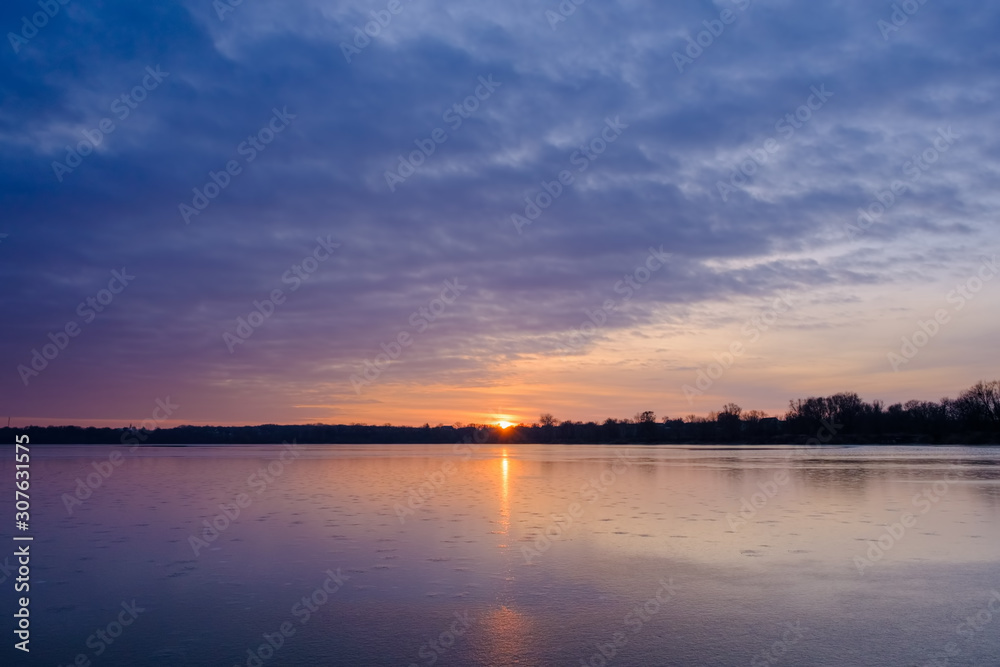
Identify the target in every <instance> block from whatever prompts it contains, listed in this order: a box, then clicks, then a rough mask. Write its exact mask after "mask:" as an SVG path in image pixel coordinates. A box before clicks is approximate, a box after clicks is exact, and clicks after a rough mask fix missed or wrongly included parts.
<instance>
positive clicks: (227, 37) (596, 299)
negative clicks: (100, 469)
mask: <svg viewBox="0 0 1000 667" xmlns="http://www.w3.org/2000/svg"><path fill="white" fill-rule="evenodd" d="M47 3H48V4H47ZM45 12H48V13H47V14H46V13H45ZM0 28H2V30H3V32H4V33H5V34H6V38H5V40H4V42H5V43H3V44H0V100H2V101H0V147H2V150H0V174H2V180H0V204H2V206H0V280H2V284H3V290H2V293H0V301H2V312H3V319H2V325H0V340H2V346H0V412H2V413H3V414H0V417H2V416H10V417H11V418H12V419H13V422H12V423H13V424H14V425H21V426H23V425H28V424H55V423H72V424H81V425H113V426H119V425H125V424H126V423H128V422H133V423H138V422H140V421H142V420H147V419H150V418H154V419H155V421H156V422H157V423H159V424H161V425H163V426H171V425H176V424H185V423H186V424H257V423H315V422H324V423H369V424H382V423H388V422H391V423H395V424H412V425H420V424H423V423H425V422H428V423H431V424H432V425H433V424H436V423H445V424H451V423H454V422H461V423H463V424H464V423H470V422H474V423H485V422H495V421H498V420H508V421H512V422H515V423H516V422H525V423H531V422H533V421H536V420H537V419H538V415H539V414H540V413H543V412H547V413H551V414H553V415H555V417H556V418H557V419H560V420H569V419H572V420H575V421H581V420H582V421H588V420H598V421H603V420H604V419H605V418H607V417H616V418H623V417H631V416H632V415H634V414H635V413H637V412H639V411H642V410H653V411H655V412H656V414H657V415H658V416H659V417H664V416H669V417H672V418H677V417H682V416H685V415H688V414H699V415H704V414H707V413H709V412H710V411H712V410H718V409H719V408H720V407H721V406H722V405H723V404H725V403H728V402H735V403H738V404H739V405H741V406H743V408H744V409H759V410H764V411H767V412H768V413H769V414H773V415H781V414H783V412H784V410H785V409H786V408H787V405H788V401H789V399H794V398H805V397H807V396H813V395H828V394H832V393H835V392H838V391H856V392H858V393H859V394H861V396H862V397H863V398H865V399H867V400H873V399H880V400H883V401H885V402H886V403H893V402H897V401H906V400H908V399H922V400H937V399H940V398H941V397H943V396H955V395H956V394H957V393H958V392H960V391H961V390H962V389H964V388H966V387H968V386H970V385H971V384H973V383H975V382H976V381H978V380H981V379H982V380H991V379H995V378H997V377H998V376H1000V371H998V368H997V359H998V358H1000V357H998V355H997V312H998V306H1000V279H997V278H996V275H997V273H998V271H1000V269H997V268H996V264H995V262H996V257H997V251H998V245H1000V243H998V235H997V218H996V214H997V207H998V204H1000V189H998V187H997V185H998V175H1000V142H998V140H997V133H996V128H997V127H998V125H1000V124H998V120H1000V118H998V117H1000V78H998V77H997V72H998V71H1000V47H998V46H997V40H996V36H997V34H1000V5H998V4H997V3H990V2H981V1H980V2H966V3H946V2H943V1H942V0H927V1H926V2H924V3H923V4H919V3H918V2H916V0H914V1H913V2H912V3H902V5H900V4H895V5H894V4H891V3H885V2H868V1H864V2H863V1H860V0H858V1H843V2H826V3H805V2H785V1H780V0H770V1H764V0H736V1H732V0H719V1H718V2H707V1H695V0H683V1H680V2H670V3H658V2H639V1H634V0H622V1H617V2H615V1H606V2H596V1H593V2H586V1H585V0H584V1H583V2H579V3H578V2H577V1H576V0H567V1H564V2H562V3H558V2H556V1H555V0H551V1H549V2H544V1H542V2H537V3H534V2H522V1H520V0H505V1H504V2H476V3H469V2H465V3H463V2H454V1H450V0H445V1H442V2H435V3H422V2H415V1H412V0H386V1H384V0H370V1H359V2H349V1H344V2H320V1H317V0H304V1H301V2H295V3H266V2H256V1H254V0H245V1H243V2H242V3H239V4H235V5H232V4H229V2H226V0H217V1H215V2H212V1H210V0H197V1H190V2H182V3H176V2H163V3H159V2H157V3H134V2H116V1H109V2H101V3H86V2H78V1H77V0H69V2H67V3H66V4H61V2H60V0H42V1H41V2H26V1H23V0H18V1H16V2H11V3H5V4H4V7H3V8H2V9H0ZM164 406H166V407H164Z"/></svg>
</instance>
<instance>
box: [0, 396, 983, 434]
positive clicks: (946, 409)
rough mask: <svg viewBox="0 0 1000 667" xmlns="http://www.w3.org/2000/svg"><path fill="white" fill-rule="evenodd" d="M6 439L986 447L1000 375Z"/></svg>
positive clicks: (71, 430)
mask: <svg viewBox="0 0 1000 667" xmlns="http://www.w3.org/2000/svg"><path fill="white" fill-rule="evenodd" d="M0 431H2V432H3V433H0V438H2V439H0V442H7V443H13V442H14V436H15V435H20V434H27V435H28V436H29V437H30V440H31V442H32V443H33V444H67V445H70V444H106V445H117V444H123V445H140V446H141V445H236V444H248V445H253V444H280V443H283V442H297V443H300V444H392V443H401V444H403V443H413V444H419V443H425V444H451V443H458V442H477V443H504V444H516V443H567V444H568V443H575V444H604V443H608V444H613V443H647V444H658V443H695V444H713V443H747V444H797V443H803V442H806V441H808V440H809V439H810V438H813V437H815V436H816V434H817V432H819V431H823V432H824V433H825V434H832V437H828V438H824V441H829V442H830V443H841V444H843V443H857V444H862V443H865V444H908V443H912V444H985V443H1000V381H997V380H994V381H992V382H978V383H976V384H975V385H973V386H972V387H970V388H969V389H966V390H965V391H963V392H961V393H960V394H959V395H958V397H957V398H954V399H951V398H942V399H941V400H940V401H938V402H933V401H908V402H906V403H895V404H892V405H889V406H886V405H885V404H884V403H883V402H882V401H879V400H874V401H872V402H870V403H868V402H865V401H864V400H862V399H861V397H860V396H858V394H856V393H853V392H848V393H838V394H834V395H832V396H825V397H809V398H806V399H798V400H794V401H790V402H789V406H788V410H787V411H786V412H785V414H784V415H781V416H780V417H779V416H770V415H767V414H766V413H764V412H761V411H759V410H748V411H744V410H743V409H742V408H741V407H740V406H738V405H736V404H735V403H728V404H726V405H725V406H723V407H722V409H721V410H719V411H718V412H712V413H710V414H709V415H708V416H705V417H702V416H696V415H688V416H686V417H682V418H670V417H662V418H660V419H658V418H657V416H656V413H655V412H654V411H652V410H647V411H644V412H639V413H637V414H635V415H634V416H633V417H631V418H625V419H614V418H608V419H606V420H604V421H603V422H600V423H598V422H592V421H591V422H574V421H571V420H568V421H562V422H560V421H559V420H557V419H556V418H555V417H554V416H553V415H551V414H549V413H545V414H542V415H541V416H540V417H539V419H538V421H537V422H535V423H532V424H517V425H514V426H510V427H508V428H506V429H501V428H500V427H499V426H496V425H492V424H466V425H462V424H458V423H456V424H454V425H451V426H446V425H443V424H438V425H437V426H431V425H430V424H424V425H423V426H419V427H411V426H393V425H391V424H385V425H381V426H375V425H367V424H302V425H277V424H264V425H260V426H177V427H173V428H157V429H153V430H145V429H135V428H124V429H123V428H117V429H116V428H95V427H87V428H82V427H79V426H47V427H39V426H29V427H26V428H3V429H0Z"/></svg>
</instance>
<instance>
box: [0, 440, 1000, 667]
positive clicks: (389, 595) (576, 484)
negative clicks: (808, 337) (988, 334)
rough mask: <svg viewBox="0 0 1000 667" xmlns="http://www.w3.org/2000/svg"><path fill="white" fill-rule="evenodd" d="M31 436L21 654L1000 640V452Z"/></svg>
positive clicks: (779, 650)
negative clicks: (173, 443) (54, 443)
mask: <svg viewBox="0 0 1000 667" xmlns="http://www.w3.org/2000/svg"><path fill="white" fill-rule="evenodd" d="M116 450H117V451H119V452H121V453H122V455H123V460H122V463H121V465H120V466H119V467H117V468H113V472H111V474H110V476H108V477H107V478H106V479H104V478H102V480H101V483H100V486H99V487H98V488H97V489H96V490H93V492H92V495H90V497H88V498H86V499H85V500H81V501H79V503H77V502H70V501H69V500H70V499H71V498H73V497H74V491H75V489H76V488H77V486H78V482H77V480H78V479H79V480H83V482H84V483H86V478H87V476H88V474H91V473H95V467H94V464H95V462H96V463H97V466H98V467H102V463H101V462H105V461H107V460H108V457H109V455H110V454H111V452H113V451H116ZM282 456H284V460H282V458H281V457H282ZM33 457H34V458H33V464H32V476H33V480H32V483H33V503H34V507H33V521H34V523H33V527H32V533H33V534H34V535H35V541H34V542H33V543H32V551H33V561H32V567H33V570H32V589H31V596H32V606H31V609H32V614H33V628H34V633H33V637H32V653H31V658H30V660H29V661H23V658H21V657H20V656H15V658H16V659H18V660H22V662H21V663H15V664H30V665H36V664H37V665H42V664H44V665H69V664H72V663H73V661H74V660H75V659H77V656H78V655H80V654H82V655H84V656H85V657H86V659H88V660H90V661H91V664H93V665H198V666H201V665H206V666H207V665H212V666H218V665H222V666H227V665H251V666H253V665H259V664H262V665H310V666H312V665H316V666H322V665H401V666H403V667H407V666H408V665H431V664H434V665H456V666H457V665H491V666H492V665H520V666H529V665H571V666H574V667H576V666H579V665H595V666H596V665H602V664H608V665H621V666H622V667H625V666H628V665H635V666H639V665H678V666H680V665H684V666H691V665H713V666H716V665H717V666H720V667H721V666H730V665H765V664H768V665H775V664H785V665H830V666H833V665H837V666H838V667H839V666H842V665H926V664H934V662H933V661H934V660H935V658H937V659H938V662H937V664H945V662H944V658H943V657H942V656H946V657H947V658H948V662H947V664H949V665H952V666H954V665H970V666H971V665H996V664H1000V592H998V591H1000V567H998V562H1000V466H998V461H1000V450H998V449H996V448H960V447H920V448H914V447H907V448H896V447H829V448H824V449H822V450H815V449H810V450H805V449H799V448H795V447H767V448H764V447H754V448H739V447H725V448H723V447H683V446H653V447H605V446H565V445H558V446H542V445H519V446H508V447H500V446H495V445H482V446H478V447H477V446H475V445H458V446H455V447H453V446H437V445H434V446H425V445H390V446H383V445H363V446H344V445H338V446H309V445H298V446H295V447H293V448H292V449H291V450H289V449H288V448H286V447H282V446H267V447H262V446H254V447H232V446H230V447H197V448H195V447H177V448H169V447H149V448H142V449H138V450H136V451H134V452H130V451H129V449H128V448H127V447H125V448H112V447H88V446H74V447H44V446H34V447H33ZM11 458H12V457H5V458H4V462H3V464H2V465H0V468H2V475H3V476H4V479H12V478H13V464H12V461H11V460H9V459H11ZM268 466H270V471H268ZM103 467H104V469H105V472H107V470H108V468H107V466H103ZM96 480H97V478H96V477H91V481H92V482H96ZM421 492H422V493H423V497H421V496H420V495H419V494H420V493H421ZM80 495H85V494H84V493H82V492H81V494H80ZM4 503H6V504H5V505H4V511H5V512H6V513H5V516H11V515H12V512H13V507H12V504H11V503H10V502H9V501H8V500H5V501H4ZM240 504H242V505H243V506H242V507H240ZM236 509H238V510H239V515H238V516H236ZM226 514H228V515H229V516H226ZM230 517H232V518H230ZM213 521H214V522H215V523H216V526H217V528H216V529H211V530H210V529H207V528H206V523H205V522H208V523H209V524H210V523H212V522H213ZM218 528H221V530H219V529H218ZM9 585H10V582H9V580H8V581H7V582H5V583H4V586H5V587H7V586H9ZM324 586H325V589H324ZM303 597H306V598H307V599H306V601H305V602H303ZM310 598H311V599H310ZM991 600H993V601H992V602H991ZM133 601H134V607H132V608H133V609H135V610H138V609H141V611H138V612H137V614H136V615H135V618H134V621H131V618H132V617H131V616H128V615H127V614H126V616H125V620H130V621H131V623H130V625H128V626H127V627H124V628H122V629H121V634H120V635H118V636H117V637H116V638H111V637H109V639H111V642H110V643H105V642H104V641H103V640H102V639H100V637H99V635H96V634H95V632H96V631H97V630H98V629H104V631H105V636H108V635H107V633H108V632H109V631H110V632H115V631H117V630H118V628H117V627H115V622H116V619H118V618H119V616H121V614H122V613H123V611H122V610H123V607H122V603H126V606H128V605H132V604H133ZM970 619H971V622H970ZM109 624H110V625H111V627H110V628H109ZM282 625H284V626H285V628H286V631H289V632H288V634H287V635H286V636H282V635H281V627H282ZM265 634H266V635H269V636H270V637H271V642H272V645H278V646H279V648H277V650H273V649H271V648H270V647H269V646H268V645H267V643H266V638H265ZM8 636H9V635H8ZM262 645H263V646H264V648H263V649H262V650H261V646H262ZM6 648H7V647H5V649H6ZM98 652H100V655H97V653H98Z"/></svg>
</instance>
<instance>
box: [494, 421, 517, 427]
mask: <svg viewBox="0 0 1000 667" xmlns="http://www.w3.org/2000/svg"><path fill="white" fill-rule="evenodd" d="M513 425H514V422H508V421H502V420H501V421H498V422H497V426H499V427H500V428H508V427H510V426H513Z"/></svg>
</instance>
